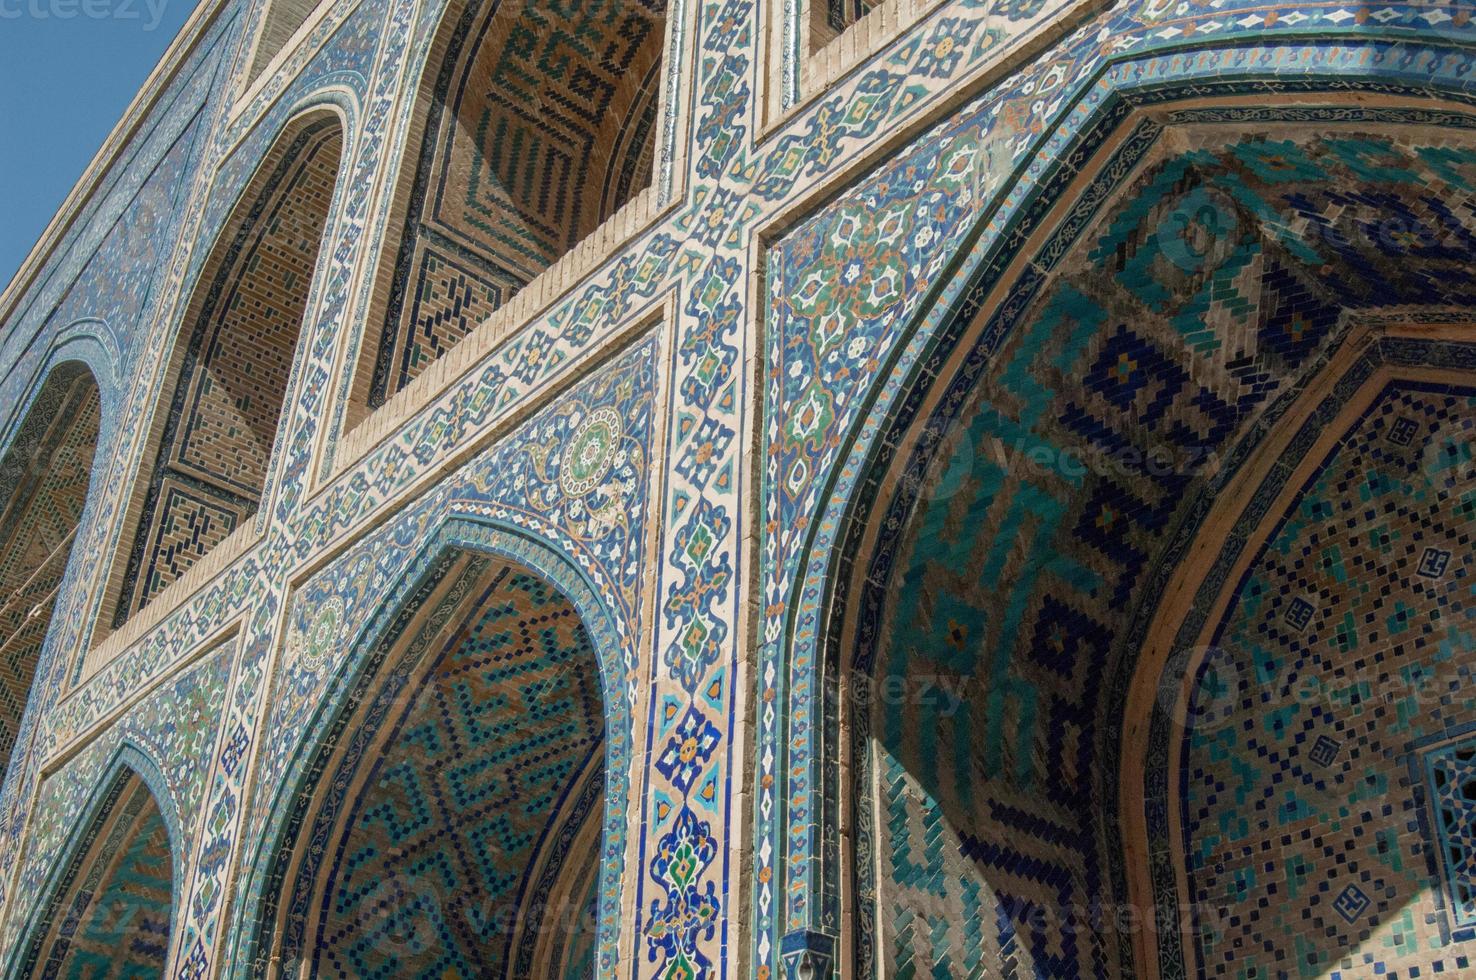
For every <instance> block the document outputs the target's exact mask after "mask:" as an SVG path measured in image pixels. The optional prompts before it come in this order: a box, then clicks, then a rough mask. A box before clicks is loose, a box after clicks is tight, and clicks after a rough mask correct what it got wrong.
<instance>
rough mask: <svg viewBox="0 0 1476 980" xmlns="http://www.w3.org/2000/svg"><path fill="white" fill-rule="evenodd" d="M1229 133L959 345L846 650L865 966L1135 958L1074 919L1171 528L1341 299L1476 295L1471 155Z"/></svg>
mask: <svg viewBox="0 0 1476 980" xmlns="http://www.w3.org/2000/svg"><path fill="white" fill-rule="evenodd" d="M1215 139H1216V138H1215V137H1213V136H1207V137H1204V139H1203V141H1202V142H1201V143H1200V144H1199V145H1196V146H1192V147H1191V148H1190V149H1189V150H1188V152H1185V153H1182V154H1179V155H1177V156H1175V157H1173V158H1171V159H1168V160H1166V161H1163V162H1161V163H1158V164H1156V165H1154V166H1152V167H1150V168H1149V169H1148V170H1147V171H1145V172H1144V173H1143V174H1142V175H1141V176H1140V177H1139V178H1137V180H1136V181H1135V182H1134V183H1133V185H1132V186H1131V187H1130V188H1129V189H1128V191H1127V193H1126V194H1125V196H1124V197H1122V198H1121V199H1120V201H1119V203H1117V204H1116V205H1114V206H1112V207H1111V208H1110V209H1108V210H1107V211H1106V212H1105V214H1104V216H1103V217H1102V218H1101V219H1100V221H1099V222H1098V224H1097V225H1096V227H1095V230H1094V231H1092V232H1091V233H1090V234H1089V235H1088V236H1087V237H1086V238H1085V239H1083V243H1082V244H1081V245H1080V246H1078V248H1077V249H1076V250H1075V251H1074V252H1073V253H1072V254H1071V255H1070V256H1069V257H1068V258H1066V259H1065V260H1064V261H1063V262H1062V264H1061V266H1060V269H1059V272H1058V273H1057V275H1056V276H1055V277H1054V278H1053V279H1052V280H1050V281H1049V283H1048V284H1047V285H1046V286H1045V287H1044V288H1043V289H1042V291H1041V293H1040V294H1039V298H1038V299H1037V300H1036V301H1035V303H1034V304H1033V306H1032V307H1031V308H1030V310H1029V312H1027V313H1026V315H1025V316H1024V317H1023V319H1022V320H1021V322H1020V323H1019V325H1018V326H1017V327H1016V328H1015V329H1014V331H1013V332H1011V333H1010V334H1009V335H1008V336H1007V337H1006V338H1005V339H1004V341H1003V344H1002V346H1001V347H1000V349H999V350H998V352H997V353H996V354H995V356H994V357H993V358H992V360H988V361H984V360H980V361H978V362H975V364H974V365H973V366H970V367H966V370H977V371H980V372H981V373H980V374H979V376H978V377H977V378H975V379H974V380H973V381H972V387H971V389H970V388H969V387H962V386H963V385H964V384H965V382H963V381H960V380H958V379H955V380H954V381H952V382H951V384H953V385H954V386H955V387H958V388H959V390H963V391H969V390H972V395H971V396H970V397H969V399H968V401H967V402H966V403H965V404H964V405H963V406H962V410H961V411H960V407H959V406H958V404H957V403H950V402H948V401H947V400H946V399H945V407H944V409H942V410H940V414H939V416H936V417H935V419H934V423H933V426H934V428H933V431H934V433H935V435H937V436H938V439H937V444H938V445H941V446H942V447H943V449H942V450H941V451H939V453H938V454H937V456H936V457H935V462H934V463H933V465H932V466H931V468H930V469H929V470H928V471H927V472H926V473H925V474H924V476H923V478H922V483H921V486H920V488H919V487H918V486H917V485H913V486H912V487H910V488H908V489H909V490H917V491H918V493H917V496H916V498H915V499H916V503H915V504H914V505H913V510H912V512H911V514H910V517H908V519H907V523H906V529H905V531H903V532H902V534H901V535H900V539H898V538H889V537H887V536H884V537H883V543H882V545H880V546H879V548H878V552H877V557H876V558H874V559H873V561H874V567H875V568H877V569H880V571H877V572H873V575H872V581H874V582H876V581H888V579H887V574H888V573H887V570H888V569H892V568H893V566H894V565H895V569H894V570H893V571H891V573H890V574H891V578H890V585H889V587H888V591H887V592H885V593H884V594H885V595H886V596H887V597H888V598H887V600H886V601H885V603H883V601H882V600H881V599H880V598H877V599H873V600H871V601H870V602H867V601H863V604H862V609H863V610H869V609H881V608H882V607H883V605H885V610H884V611H883V612H882V613H880V615H881V617H882V618H881V619H880V621H879V623H876V622H871V621H866V622H863V624H862V626H861V636H862V637H863V642H862V644H861V649H860V651H859V653H858V654H857V657H856V660H855V669H856V670H857V671H858V672H859V676H858V677H857V680H856V682H855V683H856V684H857V685H858V686H857V688H856V689H857V690H860V691H862V692H863V693H864V696H863V697H860V698H858V699H857V703H858V704H859V705H860V707H859V708H857V710H856V712H855V713H854V715H853V722H854V725H855V728H854V731H855V732H856V733H857V734H858V736H859V738H860V741H859V742H858V744H857V748H856V755H855V758H854V760H853V761H854V766H855V770H856V773H857V775H856V777H855V779H854V781H853V785H854V786H861V787H866V786H869V785H870V784H871V779H872V773H873V772H875V773H877V774H878V779H879V785H880V800H879V801H878V802H879V806H880V813H879V815H878V818H877V822H876V825H875V826H874V827H873V826H872V825H871V824H870V821H869V820H867V819H866V816H865V814H867V813H868V812H869V810H870V802H869V800H868V798H867V797H866V795H865V794H864V793H863V794H861V795H859V796H858V797H857V798H855V799H854V800H853V804H852V805H853V806H855V807H856V812H857V814H859V815H860V816H858V820H859V821H860V822H859V824H858V838H859V839H858V843H857V848H858V853H859V854H862V855H873V854H874V855H876V861H877V864H876V867H877V868H878V869H879V870H878V871H877V872H876V877H875V880H874V882H873V881H872V880H871V879H870V874H871V867H872V865H871V864H870V863H869V862H868V861H866V860H864V859H863V860H862V861H860V862H859V864H858V867H859V869H860V875H861V876H860V879H859V881H858V884H857V893H858V894H859V895H861V896H862V899H861V902H862V905H861V910H860V911H859V912H858V930H859V931H858V936H857V941H858V947H859V948H860V949H861V950H862V951H863V955H862V960H861V966H862V968H863V971H865V970H870V969H874V968H875V962H874V961H870V960H869V958H868V956H867V955H866V951H868V950H875V955H876V958H877V961H879V962H880V963H881V964H883V965H884V966H885V968H886V970H887V972H888V975H891V974H893V973H895V972H897V971H916V972H917V973H937V972H939V971H941V972H942V973H946V974H951V975H985V974H988V975H994V974H997V973H1007V972H1009V971H1018V972H1019V973H1021V974H1023V975H1035V976H1049V977H1071V976H1103V975H1108V974H1110V973H1111V972H1112V971H1113V970H1114V969H1116V965H1117V964H1118V963H1119V962H1120V958H1121V956H1122V947H1121V946H1120V945H1119V943H1120V942H1121V941H1122V940H1123V937H1122V936H1120V935H1119V934H1117V933H1116V932H1114V931H1112V930H1099V929H1092V928H1087V927H1086V922H1084V921H1083V919H1082V916H1083V915H1085V914H1086V913H1085V912H1084V910H1088V909H1091V908H1093V907H1095V906H1097V905H1098V904H1100V903H1101V902H1102V901H1104V900H1107V899H1106V896H1107V895H1108V894H1109V889H1110V888H1111V887H1112V875H1113V870H1112V869H1113V864H1112V862H1113V861H1114V860H1115V858H1114V857H1113V856H1112V855H1110V854H1107V853H1104V851H1103V849H1102V848H1101V846H1100V843H1099V841H1100V840H1101V835H1102V834H1103V833H1104V829H1103V826H1102V824H1101V822H1100V815H1101V814H1102V813H1104V812H1106V811H1107V809H1108V808H1104V806H1103V805H1102V803H1101V801H1102V800H1103V799H1111V798H1114V797H1112V796H1110V795H1108V794H1107V792H1106V790H1107V787H1106V785H1105V783H1104V780H1105V779H1107V778H1108V777H1107V776H1105V775H1104V770H1103V769H1102V767H1101V766H1100V764H1099V762H1098V760H1099V759H1101V758H1103V755H1104V751H1105V749H1104V742H1105V740H1108V739H1111V738H1114V737H1115V736H1116V728H1115V726H1114V724H1113V723H1109V724H1107V725H1106V726H1105V727H1103V726H1102V725H1101V722H1100V719H1101V718H1102V717H1105V716H1108V715H1110V713H1111V711H1112V708H1113V706H1112V705H1109V704H1105V703H1103V702H1102V701H1101V700H1100V699H1101V698H1102V696H1103V692H1104V691H1105V690H1106V689H1107V685H1106V684H1104V683H1103V678H1104V676H1106V672H1107V670H1108V667H1109V664H1110V663H1112V658H1113V657H1114V656H1118V655H1120V652H1119V651H1117V650H1116V648H1115V646H1116V637H1117V636H1119V635H1121V634H1122V633H1123V632H1124V630H1125V628H1126V627H1127V625H1128V624H1129V622H1130V621H1131V619H1132V617H1133V615H1134V614H1135V611H1136V604H1137V602H1138V592H1139V586H1140V584H1141V583H1142V582H1143V581H1144V579H1145V576H1146V573H1147V572H1148V570H1149V569H1150V568H1151V567H1152V565H1153V562H1154V560H1155V558H1156V556H1157V554H1158V553H1159V550H1160V548H1161V547H1162V545H1163V543H1164V541H1165V539H1166V536H1167V533H1168V531H1169V530H1170V529H1172V528H1173V527H1174V526H1175V524H1176V521H1177V520H1178V519H1179V515H1180V514H1182V513H1184V512H1185V509H1186V507H1187V503H1188V502H1189V501H1191V500H1192V499H1193V498H1194V496H1195V493H1196V492H1197V490H1198V489H1199V488H1200V487H1201V486H1202V485H1203V477H1204V474H1205V473H1206V472H1213V468H1214V467H1215V466H1216V465H1217V460H1218V458H1219V456H1220V455H1221V454H1223V453H1224V452H1225V451H1227V450H1228V448H1229V447H1230V446H1232V445H1233V444H1234V442H1235V440H1236V439H1237V438H1239V437H1240V436H1241V435H1243V434H1244V433H1245V432H1246V431H1247V429H1248V427H1249V426H1250V425H1251V424H1252V423H1253V422H1254V420H1255V419H1256V418H1257V417H1258V416H1259V414H1260V412H1261V411H1262V410H1263V409H1264V408H1265V406H1266V405H1267V404H1268V402H1269V401H1270V400H1272V399H1274V398H1275V397H1276V395H1277V394H1278V393H1281V392H1284V391H1288V390H1290V389H1292V388H1293V387H1295V386H1296V385H1297V384H1298V383H1299V382H1300V380H1301V379H1302V378H1303V376H1304V374H1305V373H1306V372H1307V371H1308V370H1310V368H1311V367H1312V366H1314V365H1315V364H1316V363H1318V362H1319V360H1320V358H1321V356H1322V355H1323V354H1324V353H1325V351H1326V350H1327V349H1328V346H1329V344H1330V343H1332V341H1333V338H1334V337H1335V334H1336V330H1335V328H1336V327H1337V325H1338V324H1339V319H1340V316H1341V313H1342V311H1343V310H1344V309H1345V308H1349V307H1377V306H1384V305H1397V304H1405V303H1409V304H1419V305H1427V306H1453V307H1463V306H1468V305H1469V304H1470V303H1471V301H1472V300H1473V299H1476V288H1473V287H1472V286H1471V283H1470V280H1469V277H1468V276H1466V275H1465V274H1464V271H1463V270H1465V269H1466V268H1468V267H1469V264H1470V263H1471V262H1472V261H1473V260H1476V233H1473V232H1476V211H1473V208H1472V201H1473V197H1476V185H1473V183H1472V178H1473V176H1476V169H1473V168H1476V151H1473V150H1472V149H1470V148H1469V147H1465V146H1458V145H1445V144H1444V143H1443V142H1441V141H1429V140H1427V139H1420V138H1413V139H1412V140H1411V141H1409V142H1400V141H1396V140H1392V139H1389V138H1385V137H1368V138H1362V137H1359V136H1356V135H1341V136H1338V137H1336V138H1331V137H1330V138H1325V139H1320V138H1317V137H1316V135H1315V134H1310V133H1306V132H1302V133H1300V134H1298V135H1296V136H1295V137H1293V138H1287V137H1284V136H1281V135H1276V136H1274V137H1273V136H1266V137H1251V138H1246V139H1235V140H1233V141H1232V142H1229V143H1225V142H1215ZM856 220H857V221H873V220H874V221H875V222H876V224H877V225H878V227H881V226H882V225H884V224H885V223H886V222H887V221H888V220H889V219H888V217H887V215H886V213H885V212H883V213H882V214H881V215H880V216H878V217H877V218H875V219H872V218H869V217H866V216H861V215H858V216H857V218H856ZM870 239H871V236H862V237H861V239H860V240H861V241H864V242H866V243H868V244H867V245H866V246H865V247H867V248H870V245H869V242H870ZM836 248H837V250H838V251H839V252H841V257H838V258H837V260H836V264H835V265H834V266H833V267H834V268H836V269H840V270H844V269H845V268H846V265H845V263H846V261H850V259H847V258H845V256H846V255H849V253H848V252H846V251H845V250H846V248H847V245H846V244H845V240H844V239H840V240H837V242H836ZM859 258H860V257H859V256H857V260H859ZM867 269H868V271H866V272H863V274H862V275H861V276H859V277H857V278H855V279H852V280H850V281H849V284H846V285H842V284H837V286H836V288H841V289H849V290H853V291H855V295H856V298H855V300H854V302H856V303H865V302H866V301H867V296H868V295H870V294H873V293H875V292H876V291H877V290H879V289H883V288H884V287H885V286H886V282H885V276H887V275H889V273H888V272H887V271H886V270H887V269H888V266H887V265H886V264H885V263H884V262H877V261H876V257H875V256H871V258H870V259H869V260H868V261H867ZM843 281H844V280H843ZM816 342H817V343H821V342H830V341H829V338H827V337H825V336H822V335H817V338H816ZM985 364H987V370H986V369H985V368H984V366H983V365H985ZM949 411H952V412H957V413H958V414H957V416H956V418H950V417H948V416H947V415H946V414H944V413H946V412H949ZM816 424H817V425H823V424H824V423H823V422H817V423H816ZM873 644H875V645H874V646H873ZM1109 757H1110V756H1109ZM869 896H875V898H874V901H875V911H874V913H873V912H872V911H871V909H870V907H869V905H868V903H867V897H869ZM981 909H982V910H983V911H982V913H981V911H980V910H981ZM873 915H874V918H873V917H872V916H873ZM873 922H874V923H875V928H876V930H877V931H876V933H875V934H874V935H873V933H872V931H871V929H872V923H873ZM961 923H971V924H973V925H972V928H982V930H983V931H984V932H985V933H986V935H985V936H983V937H980V936H977V935H974V934H972V933H970V932H969V931H968V930H966V929H964V928H963V927H962V926H961V925H960V924H961ZM863 975H866V974H865V973H864V972H863Z"/></svg>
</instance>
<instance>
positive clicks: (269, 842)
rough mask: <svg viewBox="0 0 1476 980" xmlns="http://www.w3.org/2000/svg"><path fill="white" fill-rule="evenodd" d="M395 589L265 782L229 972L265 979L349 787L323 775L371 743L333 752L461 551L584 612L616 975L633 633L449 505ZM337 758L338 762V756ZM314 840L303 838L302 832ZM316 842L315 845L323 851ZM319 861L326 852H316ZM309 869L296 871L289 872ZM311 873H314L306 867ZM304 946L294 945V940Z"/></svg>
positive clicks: (603, 875) (581, 577)
mask: <svg viewBox="0 0 1476 980" xmlns="http://www.w3.org/2000/svg"><path fill="white" fill-rule="evenodd" d="M424 542H425V543H424V544H422V545H421V546H420V547H419V548H418V549H417V550H416V551H415V553H414V555H413V556H412V557H411V558H410V560H409V561H408V562H407V564H406V565H405V566H404V567H403V569H402V570H401V572H400V573H399V574H398V575H396V576H395V579H394V585H393V586H392V587H391V588H389V589H387V590H385V591H383V592H381V593H379V594H378V595H377V596H375V597H374V598H373V599H372V600H371V602H370V604H369V605H370V611H369V612H368V615H367V616H366V618H365V619H364V621H363V622H362V623H361V624H360V625H359V626H358V627H357V628H356V629H355V630H354V631H353V637H354V638H353V641H352V643H351V645H350V652H349V654H348V655H347V656H346V657H345V658H344V659H343V661H342V662H341V663H340V664H339V665H338V667H337V668H336V669H335V670H334V671H333V674H332V679H331V680H330V681H329V684H328V690H329V691H330V692H331V693H330V696H328V697H326V698H324V699H322V700H321V701H320V702H319V703H318V705H317V707H316V709H315V710H314V711H313V713H312V715H311V722H310V723H309V725H308V726H307V732H308V735H307V736H306V737H305V738H304V739H303V740H302V741H301V742H299V744H298V747H297V749H296V750H295V751H294V752H293V755H292V762H291V764H290V766H289V769H288V773H289V774H288V776H287V777H286V778H285V779H284V780H283V781H282V782H281V783H280V784H279V785H277V786H275V787H273V788H271V790H270V792H271V793H272V801H271V806H270V808H269V812H270V814H271V816H270V818H269V822H268V824H267V826H266V827H265V828H264V832H263V834H262V837H261V839H260V840H259V841H257V842H255V844H254V845H253V847H252V850H251V852H250V853H249V854H248V855H247V856H245V857H244V858H243V863H242V875H241V882H240V884H239V885H238V887H237V900H236V906H235V911H234V912H233V913H232V914H231V920H232V921H231V925H232V928H231V934H232V935H234V936H237V937H238V938H239V942H238V953H237V958H236V960H235V962H234V966H233V968H229V969H228V973H229V975H231V976H237V977H248V976H249V977H268V976H272V975H273V974H271V972H270V969H269V965H270V964H271V963H272V962H274V960H275V957H276V955H277V953H278V950H279V949H280V948H281V946H282V943H283V936H282V922H281V916H282V912H283V908H282V906H283V904H284V903H283V900H284V899H285V898H287V897H288V896H287V889H288V888H289V887H290V884H289V872H293V870H294V869H293V866H294V865H295V864H296V863H297V857H298V855H299V852H300V851H301V850H302V848H303V847H304V846H305V845H312V844H316V845H321V844H323V843H325V841H324V840H323V839H322V838H323V835H324V834H325V833H327V832H328V830H329V829H330V828H331V825H332V823H333V818H334V816H335V815H336V813H337V809H336V808H337V807H339V806H342V805H343V802H344V795H345V792H346V789H347V786H346V784H345V783H344V781H343V780H333V781H332V782H331V783H328V784H326V785H325V780H327V779H328V777H329V776H330V775H331V774H330V772H329V766H330V765H333V766H334V769H333V772H335V773H336V772H338V771H340V770H343V769H345V768H347V769H348V770H349V771H351V770H352V768H353V765H352V762H353V760H354V759H355V758H356V756H355V755H353V753H354V752H360V753H361V752H362V751H363V750H364V748H365V747H366V746H365V744H363V743H365V742H367V741H368V739H367V738H366V739H361V740H358V742H357V744H356V745H354V746H350V747H348V748H347V749H346V750H344V751H346V752H347V753H349V754H348V755H347V756H344V757H342V758H340V748H341V747H340V745H339V742H338V739H339V737H340V735H341V734H342V733H343V731H344V730H345V729H346V727H347V725H348V723H349V722H351V721H352V720H353V718H354V716H355V715H356V714H357V712H358V710H359V708H360V707H361V705H362V704H363V703H364V702H365V699H366V698H367V697H374V696H376V692H377V689H378V687H379V682H380V681H381V680H382V674H383V669H384V668H385V667H386V666H387V665H388V664H389V661H390V658H391V655H392V654H393V653H394V652H395V651H396V647H397V645H398V643H399V641H400V639H401V637H402V635H403V634H402V630H403V627H404V625H405V622H406V621H405V614H406V612H407V611H411V610H413V608H414V607H413V605H412V604H411V600H413V599H414V598H415V596H416V595H417V593H420V592H422V590H424V589H425V588H426V587H427V585H428V584H431V583H433V582H434V581H435V580H436V579H437V578H438V573H439V571H441V570H443V569H444V567H445V566H446V565H447V564H449V563H450V562H451V561H453V560H454V559H455V558H456V557H457V556H458V555H459V554H465V553H478V554H482V555H486V556H489V557H493V558H497V559H501V560H504V561H508V562H511V563H514V564H516V565H520V566H522V567H524V568H526V569H527V570H529V571H531V572H533V573H534V574H536V575H538V576H539V577H540V578H542V579H543V580H544V581H545V582H546V583H548V584H550V585H552V586H553V587H554V588H556V589H557V590H558V591H559V592H560V593H561V594H562V595H563V596H564V597H565V598H567V599H568V600H569V602H570V604H571V605H572V606H573V607H574V609H575V611H576V612H577V613H578V614H579V617H580V621H581V623H582V624H583V625H584V628H585V630H586V631H587V632H588V634H589V637H590V640H591V644H592V646H593V648H594V651H595V656H596V659H597V660H598V662H599V667H600V675H601V676H600V680H601V688H602V691H603V697H604V708H605V719H604V724H605V740H604V741H605V747H604V753H605V793H604V800H605V806H604V813H603V819H602V821H601V838H602V841H603V843H602V846H601V849H600V854H601V859H600V865H601V866H600V870H599V882H600V884H599V895H600V902H599V904H600V917H599V930H598V937H597V943H598V946H597V948H598V950H599V960H598V962H599V975H600V976H613V975H614V972H615V968H616V959H617V957H616V953H617V949H618V944H619V939H620V926H621V919H622V909H621V905H622V903H621V897H622V888H621V884H620V879H621V875H622V873H623V871H624V868H625V852H626V848H627V845H628V843H629V842H628V840H627V835H626V829H627V812H628V810H629V805H630V776H629V772H630V764H631V746H632V745H633V743H634V740H633V732H632V727H631V726H632V718H633V715H632V712H633V708H634V705H633V704H632V702H631V698H630V696H629V694H628V689H627V686H626V684H625V683H624V680H625V677H624V658H623V648H624V647H626V646H628V645H629V641H630V638H629V636H628V635H627V633H626V631H625V630H624V629H622V627H621V625H620V620H619V618H618V617H617V616H616V615H615V613H614V611H613V610H612V609H611V607H610V605H609V603H608V602H607V601H606V600H605V598H604V597H603V596H602V595H601V592H600V590H599V588H598V587H597V586H596V585H595V584H594V583H593V582H592V581H591V580H590V578H589V577H588V576H587V575H586V574H585V573H584V572H583V571H582V570H581V569H579V568H578V567H577V565H576V564H575V563H574V562H572V561H571V560H570V559H569V558H567V557H566V556H565V555H563V554H562V553H561V552H560V551H559V550H557V549H556V548H555V547H553V546H552V545H550V544H548V543H545V542H544V541H542V540H540V539H539V538H537V537H535V536H533V535H532V534H530V533H529V532H528V531H526V530H524V529H522V528H518V527H516V526H513V525H510V524H507V523H504V522H501V521H493V520H489V519H487V518H485V517H480V516H471V515H467V514H464V513H461V512H458V511H456V510H455V509H454V507H453V508H452V509H451V510H450V511H449V512H448V513H447V514H446V515H445V516H444V517H443V518H442V519H441V520H440V522H439V524H438V526H437V527H436V528H435V530H434V531H431V532H430V533H428V534H427V535H426V537H425V539H424ZM335 760H337V761H336V762H335ZM305 832H307V833H308V834H310V836H308V837H306V838H304V836H303V835H304V833H305ZM320 849H321V848H320ZM317 859H319V860H320V859H321V854H319V855H318V858H317ZM304 873H305V872H304V871H302V870H297V871H295V872H294V873H293V875H292V877H293V878H294V879H295V878H300V877H302V876H303V874H304ZM309 877H311V874H309ZM299 941H300V940H299Z"/></svg>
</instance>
